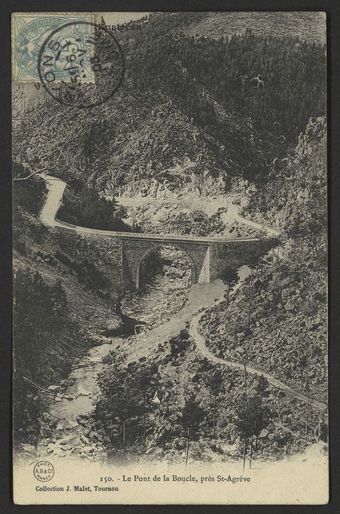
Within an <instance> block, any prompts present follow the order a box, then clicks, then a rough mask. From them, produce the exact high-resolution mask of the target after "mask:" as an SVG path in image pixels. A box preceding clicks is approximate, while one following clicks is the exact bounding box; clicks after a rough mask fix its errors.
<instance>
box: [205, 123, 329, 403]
mask: <svg viewBox="0 0 340 514" xmlns="http://www.w3.org/2000/svg"><path fill="white" fill-rule="evenodd" d="M325 142H326V129H325V123H324V119H316V120H315V119H312V120H310V122H309V124H308V127H307V129H306V133H305V134H304V135H303V136H302V137H301V138H300V140H299V144H298V145H297V147H296V149H295V152H294V153H293V154H292V155H291V159H290V161H289V164H288V165H287V166H286V167H285V168H284V169H283V170H281V172H277V176H276V180H274V179H273V180H272V181H271V182H269V183H268V184H267V185H265V186H264V187H263V188H261V189H260V190H258V191H257V192H256V193H255V194H254V197H253V201H252V208H253V211H256V212H257V215H258V217H259V218H260V215H261V214H262V215H263V214H264V213H265V214H264V216H263V217H264V218H265V219H267V220H268V219H270V220H271V222H273V221H274V220H275V224H276V226H278V227H280V229H281V233H282V246H281V247H280V248H279V250H278V252H277V253H274V254H273V255H271V256H269V257H268V258H267V259H266V260H265V261H264V262H263V263H262V264H260V265H259V266H258V267H257V269H256V270H255V271H254V273H253V274H252V276H251V277H249V278H248V279H247V281H246V286H245V287H244V288H243V289H242V290H240V291H239V292H238V293H237V294H236V295H235V297H234V298H233V299H232V300H231V301H230V304H228V303H227V302H226V303H225V304H224V305H223V304H222V305H221V306H220V307H218V308H216V309H215V308H212V309H211V311H210V313H209V315H208V316H206V318H205V319H203V320H202V321H203V323H202V325H203V332H204V334H205V335H206V337H207V339H208V341H209V347H210V349H212V350H213V351H214V352H215V353H216V354H217V355H218V356H221V357H224V358H226V359H234V360H238V361H239V362H245V363H247V364H249V365H250V366H256V367H259V368H260V369H263V370H264V371H268V372H270V373H273V374H274V375H275V376H277V377H278V378H281V379H283V380H284V381H285V382H286V383H288V384H291V385H292V386H293V387H296V388H298V390H300V391H301V392H304V394H310V395H311V396H312V397H315V398H319V399H322V400H326V399H327V351H328V349H327V253H326V252H327V203H326V198H327V193H326V188H327V173H326V143H325ZM278 183H279V185H280V187H277V186H278ZM262 219H263V218H262Z"/></svg>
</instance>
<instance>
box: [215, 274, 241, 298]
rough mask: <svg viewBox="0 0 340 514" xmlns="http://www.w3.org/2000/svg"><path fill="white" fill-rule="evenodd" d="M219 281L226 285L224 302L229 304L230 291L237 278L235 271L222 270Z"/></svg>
mask: <svg viewBox="0 0 340 514" xmlns="http://www.w3.org/2000/svg"><path fill="white" fill-rule="evenodd" d="M220 277H221V280H223V282H224V283H225V284H226V286H227V290H226V300H227V302H228V304H229V300H230V290H231V289H232V288H233V287H234V285H235V284H236V283H237V282H238V280H239V276H238V273H237V271H236V270H235V269H231V268H226V269H224V270H223V272H222V273H221V275H220Z"/></svg>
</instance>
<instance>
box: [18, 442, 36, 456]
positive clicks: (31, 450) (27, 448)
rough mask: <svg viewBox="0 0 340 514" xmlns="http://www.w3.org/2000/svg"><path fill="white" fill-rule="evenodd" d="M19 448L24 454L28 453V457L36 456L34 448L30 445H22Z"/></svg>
mask: <svg viewBox="0 0 340 514" xmlns="http://www.w3.org/2000/svg"><path fill="white" fill-rule="evenodd" d="M21 448H22V449H23V450H24V452H25V453H29V454H30V455H36V454H37V450H36V448H35V446H33V445H32V444H22V445H21Z"/></svg>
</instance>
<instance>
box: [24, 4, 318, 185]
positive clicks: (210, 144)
mask: <svg viewBox="0 0 340 514" xmlns="http://www.w3.org/2000/svg"><path fill="white" fill-rule="evenodd" d="M232 14H235V13H232ZM267 14H270V13H267ZM267 14H266V15H267ZM307 14H308V13H301V15H303V16H305V15H306V16H307ZM247 15H248V13H247ZM264 15H265V14H263V16H264ZM226 16H227V17H228V16H229V14H228V15H227V14H226ZM249 16H250V18H249V19H251V13H249ZM255 18H256V15H255ZM307 18H308V16H307ZM197 19H198V20H199V22H198V25H199V26H200V24H207V25H209V24H210V23H212V22H214V20H217V19H218V20H219V23H220V24H222V21H221V19H220V17H218V16H214V15H212V14H209V13H196V14H193V15H190V16H189V14H188V15H183V16H182V15H181V16H179V15H170V14H169V15H162V16H160V15H154V16H151V17H149V19H148V21H147V22H145V21H144V22H143V28H142V29H140V30H137V29H133V28H131V30H129V31H126V32H124V31H122V32H118V33H117V34H116V37H117V38H118V39H119V41H120V43H121V46H122V50H123V53H124V56H125V59H126V73H125V79H124V82H123V84H122V86H121V88H120V89H119V91H118V92H117V93H116V94H115V95H114V97H113V98H112V99H111V100H110V101H109V102H106V103H104V104H102V105H100V106H98V107H96V108H95V109H89V110H87V111H86V112H85V111H84V110H80V109H77V108H72V107H66V106H63V105H60V104H59V103H58V102H55V101H54V100H52V99H51V98H50V97H48V96H46V95H45V94H44V93H43V92H42V90H38V89H35V88H34V86H32V85H23V86H17V87H16V89H15V91H14V96H15V98H20V97H21V96H22V95H24V96H25V95H26V97H27V111H25V110H24V112H21V113H20V122H19V121H18V124H17V125H16V130H15V138H14V147H15V152H14V153H15V155H16V158H17V159H18V160H20V162H23V163H25V164H26V166H28V168H34V167H38V168H42V169H46V170H48V171H49V172H53V173H56V174H58V175H59V176H61V177H63V178H65V179H66V180H67V181H70V182H71V181H72V180H74V179H75V178H76V179H77V180H78V181H81V182H85V183H86V184H87V185H88V186H90V187H94V188H96V190H97V191H99V192H101V193H105V194H110V195H114V194H115V190H116V188H117V187H120V186H121V185H124V184H128V183H130V182H131V181H133V182H138V181H139V180H142V179H147V180H149V179H155V180H156V181H157V182H159V183H160V184H164V182H165V181H167V183H169V182H170V185H171V187H172V188H175V189H177V190H180V188H181V187H182V185H183V182H192V181H193V180H194V179H196V178H198V179H199V180H200V181H205V180H206V179H207V178H210V177H211V178H212V179H216V180H217V181H220V186H219V187H220V190H221V191H223V190H224V191H225V190H229V189H230V187H231V184H232V180H233V178H235V177H236V178H240V177H245V178H247V179H249V180H251V181H254V180H255V181H258V180H265V179H266V177H267V174H268V166H270V163H272V161H273V160H274V159H275V158H284V157H286V155H287V153H288V152H289V151H290V149H291V148H292V147H293V146H295V144H296V141H297V138H298V135H299V133H300V132H302V131H303V130H304V129H305V126H306V123H307V122H308V119H309V117H310V116H322V115H324V113H325V108H326V107H325V99H324V96H323V95H322V94H321V92H322V91H323V90H324V87H325V49H324V46H322V45H321V44H320V43H318V44H316V43H313V44H311V43H310V40H308V41H302V40H301V41H300V40H298V39H297V38H296V37H295V38H290V37H286V38H284V39H280V38H279V37H277V35H276V34H275V33H274V32H275V31H272V33H270V34H267V33H264V34H263V33H262V34H261V35H260V34H258V33H257V32H256V30H255V29H254V31H253V30H252V31H249V30H248V31H246V32H245V33H242V34H238V35H236V34H235V35H233V36H232V37H231V38H226V37H220V38H219V39H218V40H215V39H213V38H211V37H207V36H206V35H202V36H199V37H197V36H196V35H194V36H193V35H191V34H190V31H189V32H182V31H179V32H178V30H179V27H178V23H179V24H180V25H181V24H182V25H183V24H184V25H185V26H186V27H187V28H188V27H190V26H192V28H193V26H194V25H195V24H197ZM228 19H229V18H228ZM260 23H262V22H261V20H259V24H260ZM279 23H280V22H279ZM301 23H302V22H301ZM306 23H307V21H306ZM315 24H317V17H315ZM255 25H256V24H255ZM307 25H308V23H307ZM288 27H289V24H288ZM255 28H256V27H255ZM293 30H295V28H294V26H291V32H293ZM309 33H310V34H312V33H313V31H309ZM164 34H166V36H165V35H164ZM298 34H299V31H298ZM46 148H48V152H46ZM179 169H184V170H187V171H186V173H185V174H184V176H183V174H182V176H181V178H179V176H178V175H179V171H178V170H179Z"/></svg>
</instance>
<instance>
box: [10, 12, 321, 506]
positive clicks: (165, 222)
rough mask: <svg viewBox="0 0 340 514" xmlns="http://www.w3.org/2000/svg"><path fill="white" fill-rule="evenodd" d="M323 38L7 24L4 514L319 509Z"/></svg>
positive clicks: (262, 17) (173, 16)
mask: <svg viewBox="0 0 340 514" xmlns="http://www.w3.org/2000/svg"><path fill="white" fill-rule="evenodd" d="M326 91H327V84H326V16H325V13H322V12H303V11H300V12H293V11H291V12H289V11H285V12H280V11H272V12H268V11H267V12H261V11H257V12H242V11H238V12H232V11H230V12H227V11H224V12H209V11H206V12H184V11H182V12H99V13H98V12H54V13H51V12H25V13H22V12H18V13H14V14H13V15H12V141H13V144H12V149H13V155H12V175H13V276H14V278H13V283H14V305H13V332H14V336H13V453H14V455H13V489H14V490H13V496H14V501H15V503H17V504H22V505H25V504H26V505H27V504H34V505H41V504H42V505H47V504H131V505H132V504H139V505H140V504H150V505H153V504H155V505H157V504H198V505H200V504H219V505H228V504H293V505H294V504H299V505H301V504H303V505H304V504H325V503H327V502H328V497H329V485H328V482H329V477H328V408H327V398H328V390H327V389H328V378H327V373H328V326H327V319H328V303H327V298H328V293H327V283H328V264H327V261H328V256H327V251H328V250H327V248H328V243H327V117H326V116H327V97H326Z"/></svg>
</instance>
